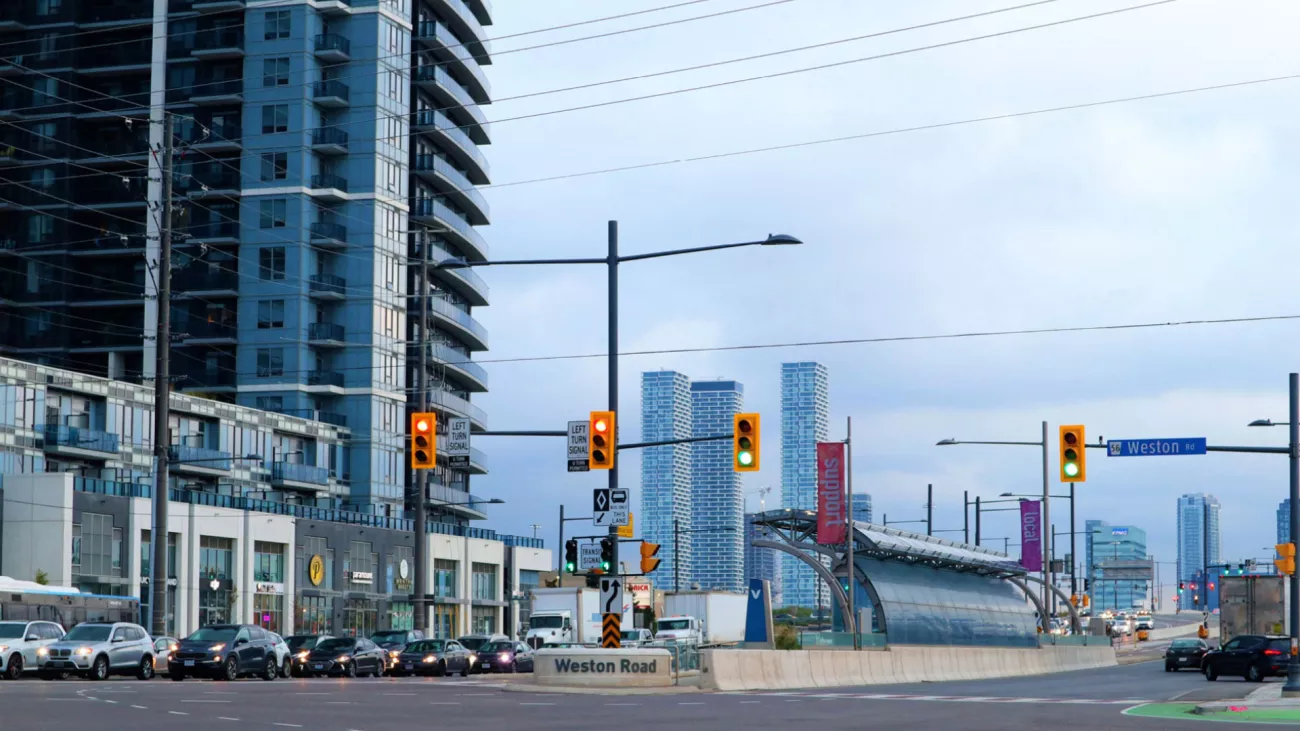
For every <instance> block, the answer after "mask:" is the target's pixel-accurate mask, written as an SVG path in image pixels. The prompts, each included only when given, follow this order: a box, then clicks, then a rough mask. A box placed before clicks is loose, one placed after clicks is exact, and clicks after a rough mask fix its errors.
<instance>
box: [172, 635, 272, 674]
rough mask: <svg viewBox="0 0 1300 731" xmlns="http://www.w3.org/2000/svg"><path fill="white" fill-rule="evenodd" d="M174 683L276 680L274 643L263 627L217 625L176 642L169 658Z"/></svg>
mask: <svg viewBox="0 0 1300 731" xmlns="http://www.w3.org/2000/svg"><path fill="white" fill-rule="evenodd" d="M167 674H168V676H170V677H171V679H172V680H184V679H185V678H186V677H195V676H201V677H207V678H216V679H217V680H234V679H236V678H238V677H240V676H241V675H257V676H259V677H261V678H262V679H263V680H275V679H276V677H278V676H279V674H280V665H279V663H277V662H276V661H275V642H273V641H272V640H271V637H270V635H268V634H267V632H266V630H264V629H262V628H261V627H255V626H253V625H247V624H214V625H212V626H211V627H204V628H203V629H200V630H199V631H197V632H195V633H194V634H192V635H190V636H189V637H186V638H185V639H183V640H181V641H180V642H178V643H177V647H176V650H175V651H173V652H172V653H171V656H170V657H168V658H167Z"/></svg>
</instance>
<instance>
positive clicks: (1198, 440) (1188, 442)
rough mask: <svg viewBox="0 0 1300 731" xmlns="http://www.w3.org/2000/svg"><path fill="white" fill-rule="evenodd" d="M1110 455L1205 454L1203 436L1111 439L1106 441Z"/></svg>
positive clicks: (1158, 455)
mask: <svg viewBox="0 0 1300 731" xmlns="http://www.w3.org/2000/svg"><path fill="white" fill-rule="evenodd" d="M1106 454H1107V456H1110V457H1172V456H1183V455H1198V454H1205V437H1186V438H1183V439H1111V440H1110V441H1108V442H1106Z"/></svg>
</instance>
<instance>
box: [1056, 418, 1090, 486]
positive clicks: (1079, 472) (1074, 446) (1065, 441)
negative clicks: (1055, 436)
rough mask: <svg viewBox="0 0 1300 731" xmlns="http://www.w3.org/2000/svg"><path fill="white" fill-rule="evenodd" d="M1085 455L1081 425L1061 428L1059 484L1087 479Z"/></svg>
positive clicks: (1086, 458)
mask: <svg viewBox="0 0 1300 731" xmlns="http://www.w3.org/2000/svg"><path fill="white" fill-rule="evenodd" d="M1087 453H1088V450H1087V449H1086V448H1085V447H1084V441H1083V425H1082V424H1075V425H1073V426H1063V427H1061V482H1083V481H1085V480H1087V479H1088V456H1087Z"/></svg>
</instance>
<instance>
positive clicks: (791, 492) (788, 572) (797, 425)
mask: <svg viewBox="0 0 1300 731" xmlns="http://www.w3.org/2000/svg"><path fill="white" fill-rule="evenodd" d="M830 409H831V406H830V375H829V372H828V371H827V369H826V366H824V365H822V364H821V363H810V362H803V363H782V364H781V504H782V507H785V508H793V509H800V510H816V509H817V442H824V441H826V440H827V439H829V438H830ZM781 561H782V563H781V580H782V591H783V601H784V602H785V605H786V606H795V607H812V606H817V605H818V604H819V603H822V604H824V603H826V601H827V598H828V597H829V596H830V592H829V591H828V590H827V589H826V588H824V587H823V588H822V590H821V591H820V592H819V591H818V586H817V585H818V583H820V582H819V581H818V580H817V578H816V576H815V575H814V574H813V571H812V569H811V568H809V567H808V566H807V565H806V564H805V563H804V562H802V561H800V560H799V559H796V558H794V557H793V556H782V557H781Z"/></svg>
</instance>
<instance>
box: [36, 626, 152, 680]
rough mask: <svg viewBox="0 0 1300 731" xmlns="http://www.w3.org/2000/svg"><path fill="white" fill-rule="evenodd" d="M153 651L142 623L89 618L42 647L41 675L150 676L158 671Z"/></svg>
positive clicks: (99, 678)
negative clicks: (101, 620)
mask: <svg viewBox="0 0 1300 731" xmlns="http://www.w3.org/2000/svg"><path fill="white" fill-rule="evenodd" d="M153 653H154V649H153V640H151V639H149V633H148V632H145V631H144V628H143V627H141V626H140V625H138V624H129V623H127V622H114V623H98V622H85V623H82V624H79V625H77V626H76V627H73V628H72V631H70V632H68V634H66V635H64V636H63V639H61V640H59V641H58V642H55V643H53V644H50V645H48V646H46V647H44V648H41V652H40V653H39V655H40V658H41V663H40V669H41V678H42V679H43V680H54V679H55V678H58V677H60V676H61V675H62V674H64V673H75V674H77V675H83V676H85V677H87V678H90V679H91V680H104V679H105V678H107V677H108V676H109V675H134V676H136V677H137V678H139V679H141V680H149V679H150V678H152V677H153V674H154V666H153Z"/></svg>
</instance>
